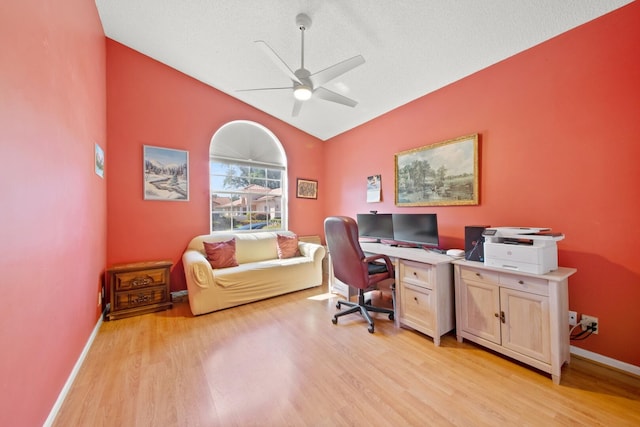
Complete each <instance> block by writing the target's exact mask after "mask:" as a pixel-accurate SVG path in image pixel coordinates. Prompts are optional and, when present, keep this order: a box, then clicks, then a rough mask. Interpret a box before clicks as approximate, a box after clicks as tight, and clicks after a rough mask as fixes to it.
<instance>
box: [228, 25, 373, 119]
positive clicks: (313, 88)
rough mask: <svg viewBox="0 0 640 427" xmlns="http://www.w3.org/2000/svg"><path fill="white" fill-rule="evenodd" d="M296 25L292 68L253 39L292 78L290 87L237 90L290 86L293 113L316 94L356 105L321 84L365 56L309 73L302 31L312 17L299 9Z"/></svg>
mask: <svg viewBox="0 0 640 427" xmlns="http://www.w3.org/2000/svg"><path fill="white" fill-rule="evenodd" d="M296 25H297V26H298V28H299V29H300V33H301V49H300V51H301V52H300V53H301V54H300V68H299V69H297V70H296V71H295V72H294V71H292V70H291V68H289V66H288V65H287V64H286V63H285V62H284V61H283V60H282V58H280V56H279V55H278V54H277V53H276V51H275V50H273V49H272V48H271V46H269V45H268V44H267V42H265V41H263V40H256V42H255V43H256V44H258V45H259V46H260V47H261V48H262V50H263V51H264V52H265V53H266V54H267V56H268V57H269V58H270V59H271V60H272V61H273V63H274V64H275V65H276V66H277V67H278V68H280V70H281V71H283V72H284V73H285V74H286V75H287V76H288V77H289V78H290V79H291V82H292V86H289V87H268V88H259V89H244V90H240V91H239V92H250V91H260V90H287V89H288V90H293V97H294V101H295V102H294V104H293V112H292V115H293V116H294V117H295V116H297V115H298V113H299V112H300V110H301V108H302V103H303V102H304V101H307V100H309V99H311V97H313V96H316V97H317V98H320V99H323V100H325V101H330V102H334V103H337V104H341V105H345V106H347V107H355V106H356V105H358V102H357V101H354V100H353V99H350V98H347V97H346V96H343V95H340V94H339V93H336V92H333V91H330V90H329V89H326V88H325V87H323V86H322V85H324V84H325V83H327V82H329V81H331V80H333V79H335V78H336V77H339V76H341V75H343V74H345V73H346V72H348V71H351V70H352V69H354V68H355V67H357V66H359V65H362V64H364V62H365V61H364V58H363V57H362V55H357V56H354V57H352V58H349V59H347V60H344V61H342V62H339V63H337V64H334V65H332V66H330V67H328V68H325V69H324V70H322V71H318V72H317V73H314V74H311V73H310V72H309V70H307V69H306V68H304V32H305V30H308V29H309V28H310V27H311V18H310V17H309V16H308V15H306V14H304V13H299V14H298V15H297V16H296Z"/></svg>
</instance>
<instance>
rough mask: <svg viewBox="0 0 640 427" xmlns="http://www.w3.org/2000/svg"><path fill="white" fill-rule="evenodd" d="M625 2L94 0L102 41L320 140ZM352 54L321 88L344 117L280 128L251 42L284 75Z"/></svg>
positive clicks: (316, 111)
mask: <svg viewBox="0 0 640 427" xmlns="http://www.w3.org/2000/svg"><path fill="white" fill-rule="evenodd" d="M630 2H631V1H630V0H535V1H534V0H456V1H450V0H393V1H392V0H242V1H240V0H180V1H178V0H174V1H169V0H163V1H159V0H96V5H97V7H98V12H99V14H100V19H101V21H102V25H103V28H104V32H105V35H106V36H107V37H109V38H111V39H113V40H115V41H117V42H119V43H122V44H124V45H126V46H128V47H130V48H132V49H134V50H137V51H139V52H141V53H143V54H145V55H147V56H149V57H151V58H154V59H156V60H158V61H160V62H162V63H164V64H166V65H168V66H170V67H172V68H175V69H177V70H179V71H181V72H183V73H185V74H187V75H189V76H192V77H194V78H195V79H197V80H200V81H202V82H204V83H206V84H208V85H210V86H212V87H214V88H216V89H218V90H220V91H222V92H225V93H227V94H229V95H231V96H233V97H235V98H237V99H240V100H242V101H244V102H246V103H247V104H250V105H252V106H254V107H256V108H258V109H259V110H262V111H264V112H266V113H268V114H271V115H273V116H275V117H277V118H279V119H281V120H283V121H285V122H287V123H290V124H291V125H292V126H295V127H297V128H299V129H301V130H303V131H305V132H307V133H309V134H311V135H314V136H316V137H318V138H320V139H322V140H327V139H329V138H331V137H333V136H335V135H338V134H340V133H343V132H345V131H347V130H349V129H352V128H354V127H356V126H358V125H360V124H362V123H365V122H367V121H369V120H372V119H374V118H375V117H378V116H380V115H382V114H384V113H386V112H388V111H390V110H393V109H394V108H396V107H399V106H401V105H403V104H406V103H408V102H410V101H412V100H414V99H417V98H419V97H421V96H424V95H426V94H428V93H430V92H433V91H434V90H437V89H439V88H441V87H443V86H446V85H448V84H450V83H452V82H455V81H457V80H459V79H461V78H463V77H466V76H468V75H470V74H473V73H474V72H476V71H479V70H481V69H483V68H486V67H488V66H490V65H492V64H495V63H496V62H499V61H501V60H503V59H505V58H508V57H510V56H512V55H514V54H516V53H518V52H521V51H523V50H525V49H528V48H530V47H532V46H535V45H536V44H539V43H541V42H543V41H545V40H548V39H550V38H552V37H554V36H556V35H558V34H560V33H563V32H565V31H567V30H570V29H571V28H574V27H576V26H578V25H581V24H583V23H585V22H588V21H590V20H592V19H595V18H597V17H598V16H601V15H603V14H605V13H608V12H610V11H612V10H614V9H617V8H619V7H621V6H623V5H625V4H627V3H630ZM300 12H304V13H306V14H308V15H309V16H310V17H311V19H312V21H313V22H312V25H311V27H310V28H309V29H308V30H307V31H306V32H305V68H307V69H308V70H309V71H310V72H311V73H314V72H317V71H320V70H323V69H325V68H327V67H329V66H331V65H333V64H335V63H337V62H340V61H342V60H345V59H347V58H350V57H352V56H355V55H358V54H360V55H362V56H363V57H364V58H365V61H366V62H365V63H364V64H363V65H360V66H359V67H357V68H355V69H353V70H351V71H349V72H348V73H346V74H344V75H342V76H340V77H338V78H336V79H335V80H332V81H331V82H329V83H327V84H325V85H324V86H325V87H326V88H327V89H330V90H332V91H334V92H337V93H340V94H342V95H344V96H347V97H349V98H352V99H354V100H356V101H358V105H357V106H356V107H355V108H350V107H346V106H343V105H339V104H335V103H332V102H328V101H325V100H322V99H317V98H316V97H313V98H311V99H310V100H309V101H306V102H305V103H304V105H303V107H302V110H301V111H300V114H299V115H298V116H297V117H292V108H293V95H292V92H291V91H288V90H284V91H259V92H238V90H240V89H249V88H259V87H281V86H289V85H291V84H292V83H291V80H290V79H289V78H288V77H287V76H286V75H285V74H284V73H283V72H282V70H280V69H279V68H278V67H277V66H275V65H274V63H273V62H272V61H271V60H270V59H269V58H268V57H267V56H266V55H265V53H264V52H263V51H262V50H261V49H260V48H259V47H258V45H257V44H255V43H254V41H256V40H264V41H266V42H267V43H268V44H269V45H270V46H271V47H272V48H273V49H274V50H275V51H276V52H277V53H278V55H279V56H280V57H281V58H282V59H283V60H284V61H285V62H286V63H287V64H288V66H289V68H290V69H292V70H296V69H297V68H299V66H300V30H299V29H298V27H297V25H296V22H295V17H296V15H297V14H298V13H300Z"/></svg>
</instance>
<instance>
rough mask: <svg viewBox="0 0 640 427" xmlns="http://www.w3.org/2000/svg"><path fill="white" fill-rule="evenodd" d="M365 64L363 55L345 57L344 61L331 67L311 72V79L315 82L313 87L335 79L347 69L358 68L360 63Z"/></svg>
mask: <svg viewBox="0 0 640 427" xmlns="http://www.w3.org/2000/svg"><path fill="white" fill-rule="evenodd" d="M362 64H364V58H363V57H362V55H358V56H354V57H353V58H349V59H345V60H344V61H342V62H338V63H337V64H335V65H332V66H331V67H329V68H325V69H324V70H322V71H318V72H317V73H314V74H311V75H310V76H309V79H310V80H311V83H313V87H318V86H322V85H323V84H325V83H327V82H328V81H331V80H333V79H335V78H336V77H338V76H340V75H342V74H344V73H346V72H347V71H351V70H352V69H354V68H356V67H357V66H358V65H362Z"/></svg>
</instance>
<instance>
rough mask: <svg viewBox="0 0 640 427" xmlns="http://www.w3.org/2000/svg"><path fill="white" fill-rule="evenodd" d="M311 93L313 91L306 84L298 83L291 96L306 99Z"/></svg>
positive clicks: (300, 99)
mask: <svg viewBox="0 0 640 427" xmlns="http://www.w3.org/2000/svg"><path fill="white" fill-rule="evenodd" d="M311 95H313V92H312V91H311V89H309V88H308V87H306V86H302V85H300V86H298V87H296V88H295V89H294V90H293V96H294V98H296V99H297V100H298V101H306V100H307V99H310V98H311Z"/></svg>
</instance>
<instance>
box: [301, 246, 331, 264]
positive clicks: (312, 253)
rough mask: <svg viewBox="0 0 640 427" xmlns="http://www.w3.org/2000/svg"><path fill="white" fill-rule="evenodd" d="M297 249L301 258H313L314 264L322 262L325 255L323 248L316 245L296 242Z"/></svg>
mask: <svg viewBox="0 0 640 427" xmlns="http://www.w3.org/2000/svg"><path fill="white" fill-rule="evenodd" d="M298 249H300V254H301V255H302V256H305V257H309V258H313V261H314V262H322V259H323V258H324V255H325V254H326V250H325V248H324V246H322V245H318V244H316V243H309V242H298Z"/></svg>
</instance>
